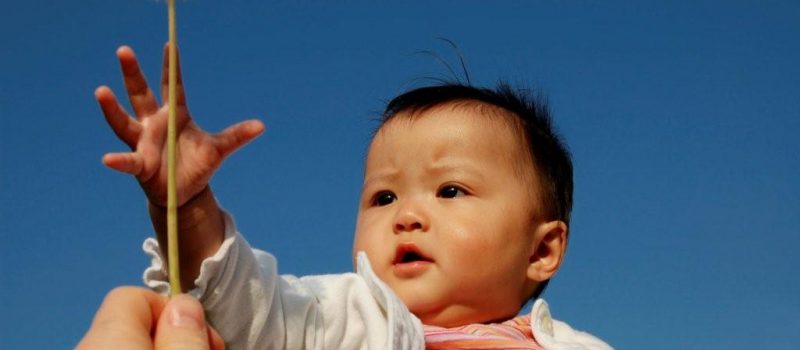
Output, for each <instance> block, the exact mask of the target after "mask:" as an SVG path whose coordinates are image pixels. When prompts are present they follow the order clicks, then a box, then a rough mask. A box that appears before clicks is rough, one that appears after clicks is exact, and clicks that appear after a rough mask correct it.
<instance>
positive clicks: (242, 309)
mask: <svg viewBox="0 0 800 350" xmlns="http://www.w3.org/2000/svg"><path fill="white" fill-rule="evenodd" d="M144 250H145V252H147V253H148V255H150V257H151V266H150V267H149V268H147V269H146V270H145V272H144V280H145V284H147V285H148V286H149V287H151V288H153V289H154V290H156V291H158V292H161V293H165V294H166V293H168V292H169V283H168V282H167V273H166V270H165V269H164V266H165V264H164V259H163V257H162V254H161V251H160V249H159V247H158V242H157V241H156V240H155V239H152V238H150V239H148V240H146V241H145V243H144ZM195 285H196V288H194V289H192V290H191V291H189V293H190V294H191V295H193V296H194V297H196V298H198V299H199V300H200V302H201V303H202V304H203V306H204V307H205V309H206V316H207V318H208V320H209V323H210V324H211V325H212V326H213V327H214V328H215V329H216V330H217V331H218V332H219V333H220V335H221V336H222V338H223V339H225V342H226V345H227V348H228V349H248V350H249V349H284V348H292V349H302V348H306V346H304V345H303V344H302V343H303V339H304V338H305V337H304V334H303V333H304V332H303V329H296V330H299V331H300V333H299V334H298V333H297V332H291V334H289V332H287V322H293V321H294V320H293V319H294V318H296V317H298V316H300V317H301V318H302V317H304V314H307V313H308V311H311V305H312V304H313V302H314V300H313V296H311V295H310V294H309V293H305V292H304V291H303V290H296V291H294V292H293V291H291V290H286V291H283V292H284V293H286V294H287V296H289V295H291V296H290V298H291V299H292V301H293V302H292V304H294V305H293V307H300V308H301V309H302V304H306V306H307V307H306V308H305V310H297V309H294V310H292V311H293V312H294V315H293V316H294V317H287V315H284V308H283V305H282V300H281V291H282V290H283V289H291V287H289V286H288V283H287V282H286V281H284V280H283V279H282V278H281V277H280V276H278V274H277V266H276V261H275V258H274V257H273V256H272V255H270V254H268V253H266V252H263V251H258V250H253V249H252V248H251V247H250V245H249V244H248V243H247V241H246V240H245V239H244V237H242V236H241V235H240V234H239V233H238V232H237V230H236V227H235V225H234V222H233V218H232V217H231V216H230V215H228V214H227V213H225V239H224V241H223V243H222V246H221V247H220V249H219V250H218V251H217V253H216V254H214V256H212V257H210V258H207V259H206V260H205V261H203V263H202V265H201V267H200V275H199V276H198V277H197V279H196V280H195ZM297 287H300V286H295V287H294V288H295V289H296V288H297ZM295 311H299V312H295ZM303 311H305V312H303ZM312 314H313V312H312ZM309 316H313V315H309ZM294 325H297V324H296V323H295V324H294ZM289 338H297V339H289ZM298 342H299V343H300V344H298ZM289 345H292V346H291V347H290V346H289ZM297 345H299V346H297ZM306 345H308V344H306Z"/></svg>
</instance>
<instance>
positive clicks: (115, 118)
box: [94, 86, 142, 148]
mask: <svg viewBox="0 0 800 350" xmlns="http://www.w3.org/2000/svg"><path fill="white" fill-rule="evenodd" d="M94 96H95V98H96V99H97V103H99V104H100V109H102V110H103V115H104V116H105V117H106V122H108V125H109V126H111V130H113V131H114V133H115V134H116V135H117V137H119V139H120V140H122V142H125V144H127V145H128V147H130V148H134V146H135V145H136V141H137V140H138V139H139V135H140V134H141V132H142V125H141V124H139V122H137V121H135V120H133V119H132V118H131V117H130V116H129V115H128V113H126V112H125V110H124V109H123V108H122V106H121V105H120V104H119V102H118V101H117V98H116V96H114V93H113V92H111V89H109V88H108V87H106V86H101V87H99V88H97V90H95V91H94Z"/></svg>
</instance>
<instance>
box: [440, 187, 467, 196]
mask: <svg viewBox="0 0 800 350" xmlns="http://www.w3.org/2000/svg"><path fill="white" fill-rule="evenodd" d="M463 195H466V193H465V191H464V190H463V189H461V188H460V187H458V186H452V185H451V186H445V187H442V189H440V190H439V193H438V194H437V196H438V197H442V198H456V197H461V196H463Z"/></svg>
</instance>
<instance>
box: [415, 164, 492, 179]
mask: <svg viewBox="0 0 800 350" xmlns="http://www.w3.org/2000/svg"><path fill="white" fill-rule="evenodd" d="M427 171H428V173H429V174H431V175H434V176H436V175H445V174H459V175H465V176H469V177H474V178H478V179H483V178H484V177H485V176H484V174H483V172H481V171H480V170H479V167H478V166H477V165H475V164H473V163H471V162H464V161H448V162H441V163H437V164H433V165H431V166H429V167H428V168H427Z"/></svg>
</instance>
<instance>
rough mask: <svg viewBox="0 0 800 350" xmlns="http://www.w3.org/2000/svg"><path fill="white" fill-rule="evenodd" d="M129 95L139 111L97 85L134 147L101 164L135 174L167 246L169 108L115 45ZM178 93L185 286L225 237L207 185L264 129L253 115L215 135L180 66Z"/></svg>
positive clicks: (116, 126)
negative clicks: (196, 117) (189, 97)
mask: <svg viewBox="0 0 800 350" xmlns="http://www.w3.org/2000/svg"><path fill="white" fill-rule="evenodd" d="M117 57H118V58H119V62H120V67H121V69H122V74H123V79H124V81H125V89H126V90H127V94H128V100H129V101H130V104H131V107H132V108H133V112H134V115H133V116H131V115H130V114H128V113H127V112H126V111H125V109H124V108H123V107H122V105H121V104H120V103H119V101H118V100H117V98H116V96H114V93H113V92H112V91H111V89H109V88H108V87H107V86H100V87H98V88H97V90H95V97H96V98H97V102H98V103H99V104H100V107H101V109H102V110H103V114H104V115H105V118H106V121H107V122H108V125H109V126H110V127H111V129H112V130H113V131H114V133H115V134H116V135H117V137H118V138H119V139H120V140H121V141H123V142H124V143H125V144H127V145H128V147H130V149H131V152H120V153H108V154H106V155H105V156H104V157H103V163H104V164H105V165H106V166H108V167H109V168H112V169H115V170H117V171H120V172H123V173H127V174H131V175H134V176H135V177H136V179H137V180H138V181H139V184H140V185H141V187H142V189H143V190H144V193H145V195H146V196H147V199H148V203H149V211H150V217H151V219H152V222H153V227H154V228H155V230H156V236H157V238H158V241H159V244H160V246H161V249H162V252H165V254H166V252H167V249H166V247H167V240H166V235H167V234H166V202H167V155H166V153H167V152H166V147H167V146H166V139H167V112H168V107H167V105H166V104H163V105H160V104H159V103H158V101H157V100H156V97H155V95H154V93H153V91H152V90H151V89H150V87H149V86H148V85H147V82H146V81H145V78H144V75H143V73H142V71H141V69H140V68H139V64H138V62H137V61H136V56H135V55H134V53H133V50H131V49H130V48H129V47H126V46H123V47H120V48H119V49H118V50H117ZM167 65H168V59H167V46H165V47H164V65H163V69H162V76H161V100H162V101H167V99H168V96H167V93H168V89H167ZM177 91H178V96H177V97H178V98H177V113H176V114H177V120H176V122H177V123H176V124H177V135H178V139H177V144H178V150H179V151H178V155H177V174H176V177H177V182H178V188H177V192H178V229H179V241H180V261H181V285H182V286H183V288H184V289H190V288H192V287H194V280H195V278H196V277H197V275H198V273H199V271H200V264H201V263H202V261H203V260H204V259H205V258H207V257H209V256H211V255H213V254H214V252H216V251H217V249H218V248H219V246H220V244H221V243H222V239H223V236H224V223H223V219H222V214H221V213H220V210H219V207H218V205H217V203H216V201H215V200H214V196H213V194H212V193H211V189H210V187H209V184H208V183H209V180H210V179H211V176H212V175H213V174H214V172H215V171H216V170H217V169H218V168H219V166H220V165H221V164H222V161H223V160H224V159H225V158H226V157H227V156H228V155H230V154H231V153H233V152H234V151H236V150H237V149H239V148H240V147H242V146H243V145H245V144H246V143H248V142H250V141H252V140H253V139H255V138H256V137H258V135H260V134H261V133H262V132H263V131H264V124H262V123H261V122H260V121H258V120H248V121H244V122H240V123H238V124H235V125H233V126H230V127H228V128H226V129H225V130H223V131H222V132H220V133H218V134H210V133H208V132H206V131H204V130H202V129H201V128H200V127H198V126H197V124H195V123H194V121H192V118H191V116H190V114H189V110H188V108H187V106H186V96H185V94H184V90H183V84H182V79H181V74H180V68H179V69H178V88H177Z"/></svg>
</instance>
